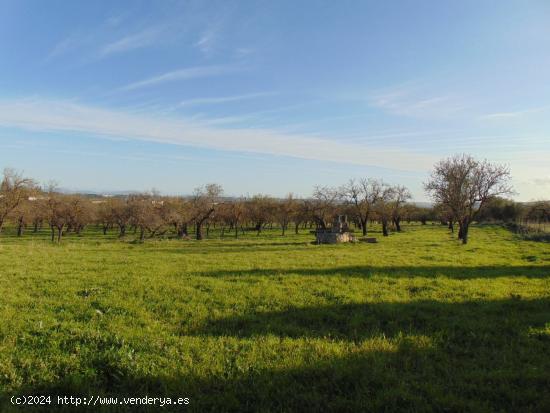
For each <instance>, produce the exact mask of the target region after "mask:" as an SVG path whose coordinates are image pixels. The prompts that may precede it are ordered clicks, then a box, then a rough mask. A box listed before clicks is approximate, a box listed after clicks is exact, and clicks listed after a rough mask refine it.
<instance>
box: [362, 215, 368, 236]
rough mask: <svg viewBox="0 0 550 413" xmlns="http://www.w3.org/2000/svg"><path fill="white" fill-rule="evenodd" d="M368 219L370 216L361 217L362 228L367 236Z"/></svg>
mask: <svg viewBox="0 0 550 413" xmlns="http://www.w3.org/2000/svg"><path fill="white" fill-rule="evenodd" d="M367 221H368V218H365V219H363V218H361V230H362V231H363V236H366V235H367Z"/></svg>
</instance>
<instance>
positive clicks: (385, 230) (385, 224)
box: [382, 219, 388, 237]
mask: <svg viewBox="0 0 550 413" xmlns="http://www.w3.org/2000/svg"><path fill="white" fill-rule="evenodd" d="M382 235H384V236H385V237H387V236H388V220H387V219H383V220H382Z"/></svg>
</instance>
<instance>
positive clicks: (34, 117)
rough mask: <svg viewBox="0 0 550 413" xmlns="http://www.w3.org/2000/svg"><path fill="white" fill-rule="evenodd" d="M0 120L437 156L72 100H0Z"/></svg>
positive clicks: (319, 155)
mask: <svg viewBox="0 0 550 413" xmlns="http://www.w3.org/2000/svg"><path fill="white" fill-rule="evenodd" d="M0 125H2V126H8V127H17V128H23V129H30V130H37V131H72V132H80V133H83V134H88V135H97V136H105V137H116V138H126V139H138V140H146V141H153V142H163V143H170V144H179V145H189V146H195V147H202V148H211V149H217V150H225V151H236V152H246V153H260V154H269V155H278V156H290V157H295V158H302V159H315V160H322V161H333V162H341V163H349V164H358V165H373V166H379V167H384V168H390V169H395V168H392V167H391V165H399V168H398V169H402V170H414V171H425V170H427V169H428V168H430V167H431V165H432V164H433V163H434V162H435V161H436V159H435V158H434V157H433V156H431V155H425V154H422V153H418V152H414V151H408V150H404V149H400V148H396V147H388V146H386V147H376V146H367V145H357V144H353V143H346V142H341V141H340V142H339V141H336V140H333V139H330V138H328V137H311V136H305V135H299V134H288V133H281V132H278V131H276V130H271V129H252V128H232V129H224V128H219V127H215V126H213V125H208V124H207V123H204V122H201V121H200V120H195V121H193V120H185V119H179V118H173V117H159V116H153V115H149V116H145V115H142V114H141V115H138V114H132V113H128V112H124V111H120V110H111V109H104V108H98V107H92V106H87V105H81V104H76V103H74V102H65V101H56V100H44V99H36V98H35V99H18V100H4V101H0Z"/></svg>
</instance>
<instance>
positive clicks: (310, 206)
mask: <svg viewBox="0 0 550 413" xmlns="http://www.w3.org/2000/svg"><path fill="white" fill-rule="evenodd" d="M339 200H340V192H339V191H338V190H337V189H335V188H330V187H327V186H323V187H321V186H316V187H315V188H314V191H313V198H312V199H311V200H306V201H305V202H304V207H305V208H306V209H307V213H308V214H309V215H310V217H311V218H312V219H313V220H314V221H315V224H316V225H317V227H318V228H321V229H325V228H327V226H328V223H329V221H330V220H331V219H332V218H333V217H334V215H335V214H336V207H337V204H338V201H339Z"/></svg>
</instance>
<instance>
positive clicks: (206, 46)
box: [193, 28, 217, 55]
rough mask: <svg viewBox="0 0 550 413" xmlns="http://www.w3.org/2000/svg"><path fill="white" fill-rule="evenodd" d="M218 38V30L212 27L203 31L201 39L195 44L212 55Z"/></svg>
mask: <svg viewBox="0 0 550 413" xmlns="http://www.w3.org/2000/svg"><path fill="white" fill-rule="evenodd" d="M216 38H217V32H216V30H214V29H212V28H210V29H208V30H206V31H205V32H203V33H202V35H201V36H200V38H199V40H197V41H196V42H195V44H194V45H193V46H194V47H196V48H197V49H199V50H200V51H201V53H203V54H205V55H210V54H211V53H212V51H213V50H214V46H215V42H216Z"/></svg>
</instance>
